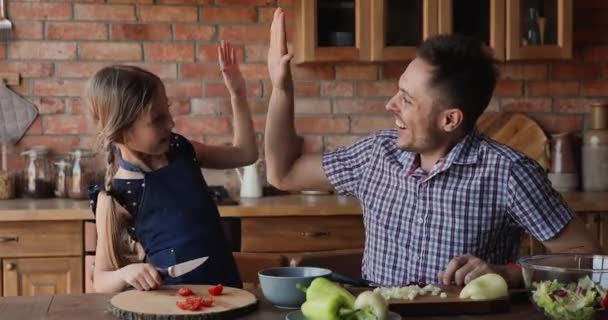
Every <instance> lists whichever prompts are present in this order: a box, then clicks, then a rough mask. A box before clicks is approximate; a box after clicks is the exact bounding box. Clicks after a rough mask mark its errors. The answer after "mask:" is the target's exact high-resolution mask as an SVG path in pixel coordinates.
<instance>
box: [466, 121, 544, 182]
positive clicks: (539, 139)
mask: <svg viewBox="0 0 608 320" xmlns="http://www.w3.org/2000/svg"><path fill="white" fill-rule="evenodd" d="M477 128H478V129H479V131H481V132H483V133H484V134H486V135H487V136H488V137H490V138H492V139H494V140H496V141H498V142H500V143H503V144H506V145H508V146H510V147H511V148H513V149H515V150H517V151H519V152H522V153H524V154H525V155H527V156H528V157H529V158H532V159H534V160H536V162H538V163H539V164H540V166H541V167H543V168H544V169H545V170H546V169H547V168H549V165H550V161H551V160H550V154H549V147H548V143H549V139H548V138H547V135H546V134H545V132H544V131H543V129H542V128H541V127H540V126H539V125H538V123H536V121H534V120H533V119H531V118H529V117H528V116H526V115H524V114H521V113H508V112H495V113H484V114H482V115H481V117H479V120H478V121H477Z"/></svg>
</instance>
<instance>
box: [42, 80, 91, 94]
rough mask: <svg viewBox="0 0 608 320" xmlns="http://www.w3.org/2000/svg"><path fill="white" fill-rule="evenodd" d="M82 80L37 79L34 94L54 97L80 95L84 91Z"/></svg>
mask: <svg viewBox="0 0 608 320" xmlns="http://www.w3.org/2000/svg"><path fill="white" fill-rule="evenodd" d="M84 87H85V82H84V81H81V80H54V79H53V80H50V79H49V80H35V81H34V95H37V96H53V97H65V96H67V97H79V96H82V94H83V93H84Z"/></svg>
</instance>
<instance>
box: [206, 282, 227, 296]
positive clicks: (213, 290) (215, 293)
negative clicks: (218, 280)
mask: <svg viewBox="0 0 608 320" xmlns="http://www.w3.org/2000/svg"><path fill="white" fill-rule="evenodd" d="M223 290H224V287H223V286H222V284H218V285H217V286H215V287H211V288H209V290H208V291H209V294H210V295H212V296H219V295H220V294H222V291H223Z"/></svg>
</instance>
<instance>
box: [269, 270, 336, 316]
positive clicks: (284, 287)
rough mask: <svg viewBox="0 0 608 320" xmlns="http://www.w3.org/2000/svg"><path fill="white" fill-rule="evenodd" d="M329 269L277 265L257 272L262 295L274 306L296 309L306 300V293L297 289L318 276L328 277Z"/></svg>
mask: <svg viewBox="0 0 608 320" xmlns="http://www.w3.org/2000/svg"><path fill="white" fill-rule="evenodd" d="M331 273H332V272H331V270H329V269H324V268H316V267H278V268H269V269H264V270H262V271H259V272H258V277H259V279H260V286H261V287H262V293H263V294H264V297H265V298H266V299H267V300H268V301H270V303H272V304H273V305H274V306H276V307H278V308H283V309H297V308H300V306H301V305H302V303H304V301H306V294H305V293H304V292H303V291H302V290H300V289H298V285H299V286H303V287H308V286H309V285H310V283H311V282H312V280H314V279H315V278H318V277H329V276H330V275H331Z"/></svg>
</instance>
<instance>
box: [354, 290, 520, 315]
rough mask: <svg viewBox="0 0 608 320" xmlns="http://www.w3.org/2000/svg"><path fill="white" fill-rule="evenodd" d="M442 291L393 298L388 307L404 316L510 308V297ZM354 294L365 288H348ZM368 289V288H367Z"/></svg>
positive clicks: (481, 311) (468, 312) (491, 310)
mask: <svg viewBox="0 0 608 320" xmlns="http://www.w3.org/2000/svg"><path fill="white" fill-rule="evenodd" d="M441 288H442V290H443V291H442V292H445V293H447V297H446V298H441V297H439V296H431V295H428V296H418V297H416V298H415V299H414V300H408V299H404V300H394V299H391V300H389V301H388V303H389V309H390V310H391V311H393V312H396V313H398V314H400V315H402V316H404V317H407V316H422V315H459V314H484V313H500V312H507V311H509V310H510V309H511V302H510V298H509V297H506V298H502V299H496V300H483V301H475V300H470V299H460V298H459V297H458V295H459V294H460V290H462V287H458V286H445V287H441ZM349 290H350V291H352V292H353V293H354V294H358V293H360V292H362V291H365V290H366V289H361V288H352V290H351V289H349ZM367 290H370V289H367Z"/></svg>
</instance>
